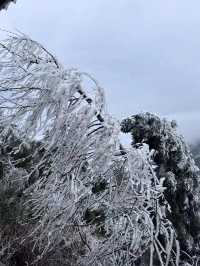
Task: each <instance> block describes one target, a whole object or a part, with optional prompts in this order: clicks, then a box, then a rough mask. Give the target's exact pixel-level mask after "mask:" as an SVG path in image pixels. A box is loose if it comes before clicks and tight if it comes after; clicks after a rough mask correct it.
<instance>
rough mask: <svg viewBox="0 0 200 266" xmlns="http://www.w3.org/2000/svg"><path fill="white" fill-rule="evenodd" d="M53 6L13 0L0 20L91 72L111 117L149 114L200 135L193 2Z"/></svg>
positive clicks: (199, 18)
mask: <svg viewBox="0 0 200 266" xmlns="http://www.w3.org/2000/svg"><path fill="white" fill-rule="evenodd" d="M37 3H38V4H37ZM56 3H60V5H58V4H55V1H53V0H42V1H41V0H18V1H17V4H16V5H13V4H11V5H10V8H9V9H8V11H7V12H4V11H3V12H1V13H0V25H1V27H4V28H6V29H9V30H12V31H13V30H15V29H16V28H17V29H19V30H21V31H22V32H24V33H27V34H29V35H30V36H31V37H32V38H34V39H36V40H38V41H39V42H41V43H43V44H44V45H45V46H46V47H47V48H49V49H50V50H51V51H53V52H54V53H55V54H56V55H57V57H58V58H59V59H60V60H61V61H62V62H63V63H64V64H65V65H66V67H78V68H79V69H81V70H82V71H87V72H90V73H91V74H92V75H93V76H94V77H95V78H96V79H97V80H98V81H99V82H100V84H101V85H102V86H103V87H104V88H105V89H106V96H107V103H108V108H109V111H111V112H112V114H114V115H115V116H116V117H118V118H122V117H125V116H127V115H131V114H133V113H136V112H140V111H150V112H154V113H157V114H160V115H162V116H167V117H169V118H176V119H177V121H178V123H179V125H180V129H181V131H182V132H183V134H184V135H185V136H186V138H187V140H188V141H192V140H193V139H196V138H197V137H198V136H199V138H200V104H199V102H200V1H199V0H191V1H188V0H167V1H161V0H115V1H114V0H73V1H72V0H71V1H69V0H58V1H56ZM38 5H39V6H40V8H38Z"/></svg>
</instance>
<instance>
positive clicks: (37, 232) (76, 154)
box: [0, 35, 179, 266]
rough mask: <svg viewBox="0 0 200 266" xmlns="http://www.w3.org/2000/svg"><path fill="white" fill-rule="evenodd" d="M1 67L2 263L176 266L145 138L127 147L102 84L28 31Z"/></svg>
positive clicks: (5, 44) (2, 54) (3, 46)
mask: <svg viewBox="0 0 200 266" xmlns="http://www.w3.org/2000/svg"><path fill="white" fill-rule="evenodd" d="M0 64H1V68H0V109H1V116H0V125H1V132H0V146H1V164H0V166H1V180H0V187H1V195H0V197H1V199H2V200H1V202H2V207H1V208H0V210H1V213H0V215H1V217H0V220H1V221H3V220H4V221H5V222H1V224H0V237H1V249H0V260H1V261H2V262H3V263H5V264H6V265H12V266H14V265H15V266H19V265H20V266H23V265H27V264H28V265H29V264H32V265H38V266H39V265H41V266H42V265H50V266H51V265H52V266H56V265H83V266H85V265H93V266H94V265H106V266H109V265H118V266H120V265H121V266H122V265H127V266H128V265H134V264H135V262H136V261H137V259H138V258H140V257H142V256H143V254H147V253H148V264H149V265H150V266H153V265H155V263H154V257H155V256H154V254H157V257H158V265H165V266H167V265H170V263H171V265H176V266H178V265H179V244H178V241H177V240H176V233H175V231H174V228H173V226H172V224H171V222H170V221H169V220H168V219H167V218H166V217H165V212H166V209H167V207H169V206H168V204H167V203H166V205H165V206H163V204H160V202H161V198H162V199H163V198H164V195H163V191H164V187H163V184H162V183H163V180H162V179H160V180H159V179H158V178H157V176H156V174H155V171H154V168H155V166H154V164H153V163H152V159H151V153H150V152H149V149H148V145H143V146H141V148H140V149H136V148H135V147H130V149H127V150H124V149H123V148H122V147H121V145H120V141H119V134H120V125H119V124H118V122H117V121H115V120H114V119H113V118H112V117H111V116H110V115H109V114H107V113H106V112H105V110H104V102H105V97H104V91H103V89H102V88H101V87H100V86H99V84H98V83H97V82H96V81H95V80H94V79H93V78H92V77H91V76H90V75H88V74H87V73H82V72H79V71H77V70H76V69H65V68H64V67H63V66H62V65H61V64H60V63H59V62H58V60H57V59H56V57H55V56H53V55H52V54H51V53H50V52H49V51H47V50H46V49H45V48H44V47H43V46H42V45H41V44H39V43H37V42H35V41H33V40H31V39H30V38H28V37H27V36H18V35H14V36H12V37H10V38H8V39H7V40H5V41H2V42H1V43H0ZM85 79H87V82H84V81H85ZM89 84H91V85H92V86H91V88H88V87H87V86H88V85H89ZM86 85H87V86H86ZM8 191H10V194H9V193H8ZM155 219H156V223H155ZM160 233H162V235H163V239H164V242H163V243H161V242H160V241H159V238H158V236H159V234H160ZM145 256H146V255H145Z"/></svg>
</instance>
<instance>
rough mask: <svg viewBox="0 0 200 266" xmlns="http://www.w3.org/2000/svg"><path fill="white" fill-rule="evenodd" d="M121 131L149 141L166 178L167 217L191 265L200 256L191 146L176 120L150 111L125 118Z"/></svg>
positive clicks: (199, 203)
mask: <svg viewBox="0 0 200 266" xmlns="http://www.w3.org/2000/svg"><path fill="white" fill-rule="evenodd" d="M121 126H122V131H123V132H125V133H128V132H130V133H131V134H132V139H133V142H132V145H133V146H134V147H137V146H139V145H141V144H142V143H146V144H148V145H149V148H150V151H152V152H153V153H154V162H155V163H156V165H157V170H156V174H157V176H158V178H159V179H160V178H165V180H164V186H165V187H166V190H165V192H164V196H165V199H166V200H167V202H168V203H169V205H170V210H169V211H168V213H167V217H168V218H169V219H170V221H171V222H172V224H173V225H174V227H175V228H176V232H177V236H178V240H179V242H180V246H181V258H182V259H183V260H184V261H188V263H191V265H194V263H197V264H196V265H198V262H196V260H197V261H198V258H199V256H200V253H199V244H200V242H199V239H200V174H199V169H198V167H197V166H196V165H195V162H194V160H193V157H192V154H191V152H190V149H189V147H188V146H187V145H186V142H185V140H184V139H183V137H182V136H180V135H179V134H178V133H177V130H176V122H175V121H172V122H168V121H166V120H165V119H160V118H159V117H158V116H156V115H153V114H150V113H141V114H137V115H133V116H132V117H130V118H127V119H124V120H123V121H122V124H121Z"/></svg>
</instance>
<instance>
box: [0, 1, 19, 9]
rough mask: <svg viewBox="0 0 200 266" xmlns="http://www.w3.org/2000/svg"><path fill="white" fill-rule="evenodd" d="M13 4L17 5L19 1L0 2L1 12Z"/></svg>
mask: <svg viewBox="0 0 200 266" xmlns="http://www.w3.org/2000/svg"><path fill="white" fill-rule="evenodd" d="M11 2H14V3H16V2H17V0H0V10H1V9H7V8H8V6H9V4H10V3H11Z"/></svg>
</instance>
